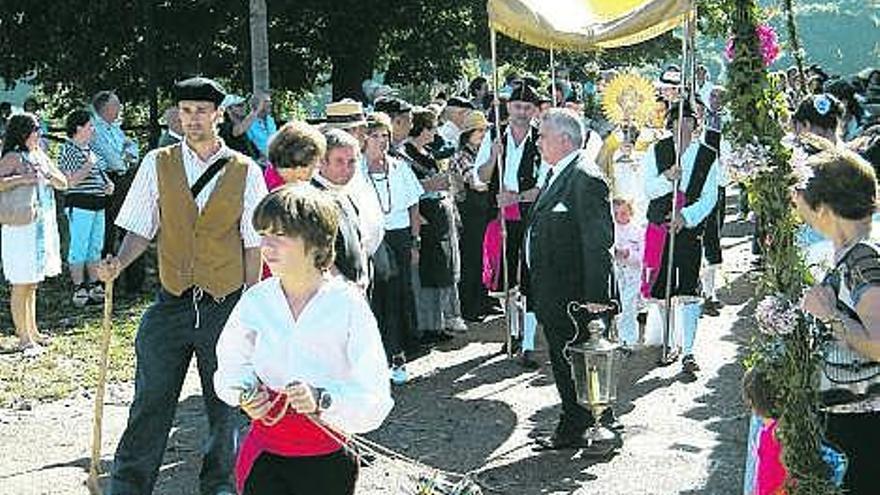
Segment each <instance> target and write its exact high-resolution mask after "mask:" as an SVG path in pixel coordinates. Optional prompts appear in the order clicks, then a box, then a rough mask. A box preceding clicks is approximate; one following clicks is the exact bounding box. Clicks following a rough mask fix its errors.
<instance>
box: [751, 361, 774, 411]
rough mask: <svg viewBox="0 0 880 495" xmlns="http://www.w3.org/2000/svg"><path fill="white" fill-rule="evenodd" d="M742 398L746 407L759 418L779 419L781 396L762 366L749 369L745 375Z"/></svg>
mask: <svg viewBox="0 0 880 495" xmlns="http://www.w3.org/2000/svg"><path fill="white" fill-rule="evenodd" d="M742 397H743V401H744V402H745V403H746V405H747V406H749V407H750V408H752V410H753V411H754V412H755V413H757V414H758V415H759V416H761V417H764V418H776V417H778V411H777V409H778V407H779V394H778V392H777V390H776V389H775V388H774V386H773V382H771V381H770V377H769V376H768V375H767V372H766V371H764V369H762V368H761V367H760V365H756V366H753V367H751V368H749V369H747V370H746V372H745V373H744V374H743V377H742Z"/></svg>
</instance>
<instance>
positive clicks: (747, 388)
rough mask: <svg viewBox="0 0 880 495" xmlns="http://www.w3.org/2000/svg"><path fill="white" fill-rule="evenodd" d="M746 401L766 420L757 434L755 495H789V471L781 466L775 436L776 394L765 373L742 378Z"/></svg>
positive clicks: (754, 372)
mask: <svg viewBox="0 0 880 495" xmlns="http://www.w3.org/2000/svg"><path fill="white" fill-rule="evenodd" d="M743 399H744V400H745V402H746V404H748V405H749V406H750V407H751V408H752V410H753V411H754V412H755V414H757V415H758V416H760V417H761V418H763V421H764V423H763V425H762V426H761V431H760V433H759V434H758V446H757V463H756V465H755V477H754V483H753V487H754V491H753V493H754V495H787V493H788V491H787V490H786V489H785V484H786V481H787V480H788V471H787V470H786V469H785V464H783V463H782V444H781V443H780V442H779V438H778V436H777V435H776V428H777V427H778V426H779V420H778V419H775V418H773V412H774V409H775V403H776V394H775V392H774V389H773V387H772V385H771V384H770V380H769V379H768V378H767V376H766V374H765V373H764V371H763V370H761V369H760V368H758V367H753V368H751V369H749V370H747V371H746V373H745V375H743Z"/></svg>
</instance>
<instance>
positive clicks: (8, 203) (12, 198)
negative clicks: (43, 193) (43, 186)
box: [0, 184, 37, 225]
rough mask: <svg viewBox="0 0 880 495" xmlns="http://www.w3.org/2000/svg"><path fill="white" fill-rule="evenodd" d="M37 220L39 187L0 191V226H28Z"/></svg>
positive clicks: (27, 186) (28, 186)
mask: <svg viewBox="0 0 880 495" xmlns="http://www.w3.org/2000/svg"><path fill="white" fill-rule="evenodd" d="M36 220H37V186H35V185H30V184H29V185H24V186H18V187H13V188H12V189H8V190H6V191H0V225H28V224H30V223H34V221H36Z"/></svg>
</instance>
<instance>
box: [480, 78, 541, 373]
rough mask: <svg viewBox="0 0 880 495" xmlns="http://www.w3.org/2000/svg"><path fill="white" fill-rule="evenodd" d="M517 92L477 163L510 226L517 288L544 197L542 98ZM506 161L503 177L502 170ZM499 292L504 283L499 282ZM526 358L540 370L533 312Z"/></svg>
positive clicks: (527, 324) (519, 88)
mask: <svg viewBox="0 0 880 495" xmlns="http://www.w3.org/2000/svg"><path fill="white" fill-rule="evenodd" d="M511 85H512V86H513V92H512V93H511V95H510V100H509V101H508V103H507V110H508V113H509V115H510V117H509V119H508V125H506V126H502V127H501V132H500V133H498V134H495V135H492V133H488V132H487V133H486V137H485V138H484V139H483V143H482V145H481V146H480V150H479V151H478V152H477V156H476V158H475V159H474V164H475V167H474V171H475V174H474V182H475V183H477V184H485V185H487V186H488V188H489V192H490V194H489V196H490V198H491V200H492V209H493V212H494V213H493V216H495V215H499V214H500V215H503V218H504V221H505V222H506V225H507V252H506V253H505V254H506V256H507V266H508V273H507V276H508V280H509V287H511V288H512V287H516V286H518V285H519V283H520V280H523V281H525V280H527V279H528V278H527V275H526V274H525V273H524V272H525V268H524V267H523V266H522V264H521V259H520V250H521V248H522V243H523V234H524V232H525V226H526V224H527V222H528V214H529V209H530V208H531V206H532V204H533V203H534V202H535V199H536V198H537V197H538V191H539V187H538V169H539V167H540V166H541V153H540V151H539V150H538V134H539V133H538V129H537V128H536V127H534V126H533V125H532V122H533V119H534V118H535V116H536V115H537V112H538V105H539V103H540V97H539V96H538V94H537V93H536V92H535V90H534V89H533V88H532V86H530V85H529V84H527V83H524V82H522V81H514V82H513V83H511ZM499 155H500V156H501V162H502V163H503V166H504V167H503V170H504V173H503V176H502V175H501V174H500V173H499V169H498V167H497V157H498V156H499ZM498 285H499V288H500V287H503V281H499V284H498ZM524 318H525V319H524V325H523V335H522V356H521V360H520V363H521V364H523V365H524V366H525V367H527V368H536V367H537V365H538V363H537V362H536V361H535V360H534V359H533V358H532V352H533V351H534V349H535V332H536V330H537V326H538V320H537V318H536V317H535V315H534V313H533V312H531V311H528V312H527V313H526V314H525V317H524Z"/></svg>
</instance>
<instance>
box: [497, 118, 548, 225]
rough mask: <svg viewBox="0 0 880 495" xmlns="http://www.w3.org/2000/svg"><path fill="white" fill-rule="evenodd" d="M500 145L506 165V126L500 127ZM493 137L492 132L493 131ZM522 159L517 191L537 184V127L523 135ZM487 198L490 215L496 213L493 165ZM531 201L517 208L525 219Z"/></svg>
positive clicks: (525, 189) (538, 164)
mask: <svg viewBox="0 0 880 495" xmlns="http://www.w3.org/2000/svg"><path fill="white" fill-rule="evenodd" d="M501 136H502V141H501V143H502V147H501V163H502V164H503V165H504V166H507V126H504V127H502V128H501ZM492 137H493V138H494V137H495V136H494V132H493V136H492ZM523 146H524V148H523V154H522V159H521V160H520V162H519V170H518V171H517V181H518V183H519V192H523V191H528V190H529V189H532V188H534V187H535V186H536V185H537V184H538V169H539V168H540V167H541V151H540V150H539V149H538V128H537V127H534V126H530V127H529V133H528V134H527V135H526V137H525V143H524V145H523ZM488 186H489V200H490V201H491V205H492V216H496V215H497V214H498V202H497V201H496V199H495V197H496V196H497V195H498V190H499V189H498V168H497V167H495V166H494V164H493V169H492V179H491V180H490V181H489V184H488ZM531 206H532V203H520V204H519V209H520V213H521V214H522V217H523V220H525V218H526V215H527V214H528V210H529V208H530V207H531Z"/></svg>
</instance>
